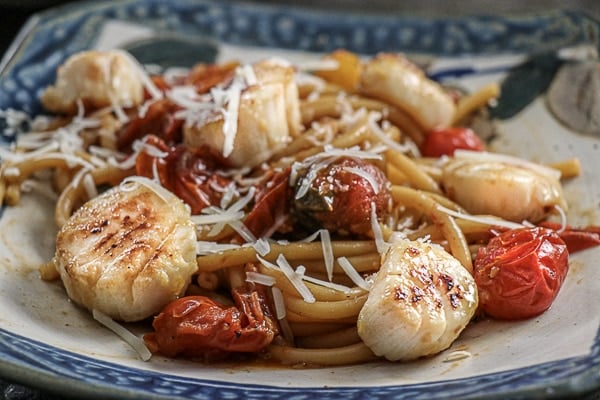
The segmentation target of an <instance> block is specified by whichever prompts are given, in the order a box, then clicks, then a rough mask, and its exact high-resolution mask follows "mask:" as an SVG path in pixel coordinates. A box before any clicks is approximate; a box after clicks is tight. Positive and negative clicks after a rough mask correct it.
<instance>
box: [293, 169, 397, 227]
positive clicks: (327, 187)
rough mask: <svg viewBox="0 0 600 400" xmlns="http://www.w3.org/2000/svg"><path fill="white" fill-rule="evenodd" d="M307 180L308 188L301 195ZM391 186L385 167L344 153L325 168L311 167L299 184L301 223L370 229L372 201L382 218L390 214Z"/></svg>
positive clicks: (297, 203) (297, 207)
mask: <svg viewBox="0 0 600 400" xmlns="http://www.w3.org/2000/svg"><path fill="white" fill-rule="evenodd" d="M312 168H314V170H313V169H312ZM365 176H368V177H370V179H366V178H365ZM305 181H307V182H309V189H308V190H307V191H306V193H305V194H303V195H302V196H298V195H297V193H299V192H300V191H301V190H302V189H301V188H302V186H303V185H304V184H306V183H305ZM390 187H391V184H390V182H389V181H388V179H387V177H386V176H385V174H384V173H383V171H381V170H380V169H379V168H378V167H376V166H375V165H373V164H370V163H368V162H366V161H364V160H361V159H358V158H351V157H344V158H340V159H338V160H336V161H335V162H332V163H331V164H329V165H328V166H326V167H324V168H322V167H315V166H312V167H311V168H309V170H308V172H307V173H306V175H304V176H303V177H302V178H301V179H300V180H299V182H298V184H297V185H296V196H295V200H294V210H295V212H296V214H297V215H298V216H299V219H300V221H301V223H302V222H304V223H306V222H307V221H310V223H312V222H314V223H315V224H316V225H317V226H319V227H322V228H325V229H328V230H331V231H335V232H338V233H340V234H358V235H361V234H365V233H367V232H369V231H370V229H371V226H372V225H371V212H372V210H371V209H372V206H373V205H375V212H376V214H377V216H378V217H379V218H383V217H384V216H386V215H388V213H389V209H390V205H391V194H390Z"/></svg>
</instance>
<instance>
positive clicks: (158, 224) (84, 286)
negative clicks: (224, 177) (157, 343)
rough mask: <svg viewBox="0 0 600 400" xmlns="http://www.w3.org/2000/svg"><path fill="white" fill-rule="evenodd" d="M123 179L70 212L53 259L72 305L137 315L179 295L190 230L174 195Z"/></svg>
mask: <svg viewBox="0 0 600 400" xmlns="http://www.w3.org/2000/svg"><path fill="white" fill-rule="evenodd" d="M128 185H129V186H127V188H124V187H123V186H118V187H114V188H112V189H110V190H108V191H107V192H105V193H103V194H101V195H100V196H98V197H96V198H94V199H92V200H90V201H88V202H87V203H85V204H84V205H83V206H82V207H80V208H79V209H78V210H77V211H76V212H75V213H74V214H73V216H72V217H71V218H70V219H69V220H68V221H67V222H66V223H65V224H64V225H63V226H62V228H61V229H60V231H59V233H58V236H57V241H56V254H55V257H54V263H55V265H56V267H57V270H58V271H59V273H60V277H61V279H62V282H63V284H64V287H65V289H66V291H67V294H68V296H69V297H70V298H71V299H72V300H73V301H74V302H75V303H77V304H80V305H82V306H84V307H86V308H87V309H89V310H98V311H101V312H103V313H104V314H107V315H108V316H110V317H111V318H113V319H115V320H120V321H138V320H142V319H145V318H148V317H150V316H152V315H155V314H156V313H158V312H160V311H161V310H162V309H163V308H164V306H166V305H167V304H168V303H169V302H170V301H172V300H175V299H176V298H178V297H179V296H181V295H182V294H183V293H184V291H185V289H186V288H187V286H188V284H189V282H190V280H191V277H192V274H194V273H195V272H196V269H197V267H196V231H195V226H194V224H193V222H192V220H191V217H190V212H189V208H188V207H186V206H185V205H184V203H183V202H182V201H181V200H180V199H179V198H177V197H176V196H175V195H172V194H171V193H170V192H167V191H161V192H160V193H158V192H156V191H154V190H153V189H151V188H150V187H148V186H146V185H142V184H138V183H133V184H128ZM163 192H164V193H163ZM165 194H166V195H168V197H165Z"/></svg>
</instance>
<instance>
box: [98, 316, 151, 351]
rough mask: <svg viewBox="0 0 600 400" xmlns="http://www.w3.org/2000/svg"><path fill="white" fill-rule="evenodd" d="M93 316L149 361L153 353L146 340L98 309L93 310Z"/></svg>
mask: <svg viewBox="0 0 600 400" xmlns="http://www.w3.org/2000/svg"><path fill="white" fill-rule="evenodd" d="M92 316H93V317H94V319H95V320H96V321H98V322H99V323H101V324H102V325H104V326H105V327H106V328H108V329H110V330H111V331H112V332H113V333H115V334H116V335H117V336H119V337H120V338H121V339H123V340H124V341H125V343H127V344H128V345H130V346H131V347H132V348H133V349H134V350H135V351H136V352H137V354H138V356H139V357H140V359H142V360H143V361H148V360H150V358H152V353H151V352H150V350H148V347H146V344H145V343H144V341H143V340H142V339H141V338H139V337H137V336H136V335H134V334H133V333H131V332H130V331H129V330H127V329H126V328H125V327H124V326H123V325H121V324H119V323H117V322H116V321H115V320H113V319H112V318H110V317H109V316H108V315H106V314H104V313H103V312H101V311H99V310H96V309H93V310H92Z"/></svg>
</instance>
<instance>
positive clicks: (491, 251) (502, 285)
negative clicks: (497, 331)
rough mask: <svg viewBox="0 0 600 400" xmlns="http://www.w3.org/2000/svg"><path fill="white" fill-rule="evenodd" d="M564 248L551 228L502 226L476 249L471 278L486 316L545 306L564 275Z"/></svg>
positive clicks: (510, 315) (512, 315)
mask: <svg viewBox="0 0 600 400" xmlns="http://www.w3.org/2000/svg"><path fill="white" fill-rule="evenodd" d="M568 269H569V263H568V250H567V245H566V244H565V242H564V241H563V240H562V239H561V238H560V236H559V235H558V234H557V233H556V232H555V231H553V230H550V229H545V228H540V227H535V228H521V229H514V230H509V231H505V232H503V233H501V234H499V235H498V236H495V237H493V238H492V239H491V240H490V241H489V243H488V245H487V246H485V247H482V248H480V249H479V251H478V253H477V257H476V258H475V263H474V272H473V273H474V277H475V282H476V283H477V288H478V290H479V304H480V307H481V308H482V309H483V311H484V312H485V313H486V314H487V315H489V316H490V317H492V318H496V319H506V320H516V319H525V318H531V317H534V316H536V315H539V314H541V313H542V312H544V311H545V310H547V309H548V308H549V307H550V305H551V304H552V302H553V301H554V299H555V298H556V295H557V294H558V292H559V290H560V287H561V286H562V283H563V281H564V279H565V277H566V275H567V272H568Z"/></svg>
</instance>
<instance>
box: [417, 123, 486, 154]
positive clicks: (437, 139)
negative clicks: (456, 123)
mask: <svg viewBox="0 0 600 400" xmlns="http://www.w3.org/2000/svg"><path fill="white" fill-rule="evenodd" d="M457 149H462V150H473V151H483V150H485V145H484V144H483V142H482V141H481V139H480V138H479V136H477V134H476V133H475V132H474V131H473V130H472V129H469V128H463V127H451V128H446V129H436V130H433V131H431V132H429V133H428V134H427V137H426V138H425V141H424V142H423V144H422V145H421V154H422V155H423V156H424V157H441V156H452V155H454V151H456V150H457Z"/></svg>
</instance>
